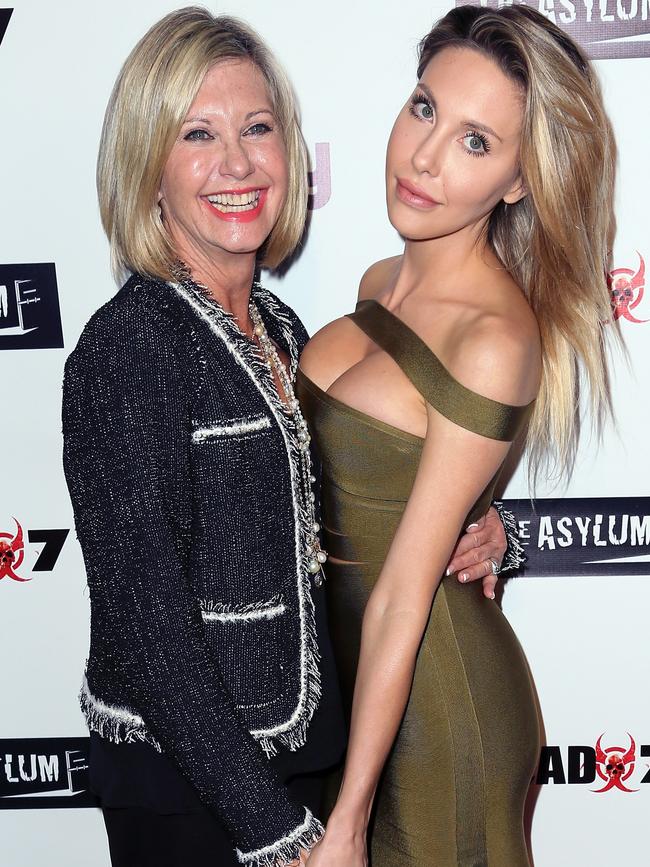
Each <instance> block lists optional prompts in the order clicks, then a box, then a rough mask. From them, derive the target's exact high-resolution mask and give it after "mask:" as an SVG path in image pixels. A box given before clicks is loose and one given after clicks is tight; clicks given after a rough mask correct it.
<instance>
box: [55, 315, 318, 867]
mask: <svg viewBox="0 0 650 867" xmlns="http://www.w3.org/2000/svg"><path fill="white" fill-rule="evenodd" d="M174 342H175V341H174V334H173V331H172V329H171V328H170V327H169V326H168V325H163V324H162V323H159V322H157V321H156V315H155V313H154V312H152V311H151V310H147V311H140V310H138V311H137V313H136V314H135V315H132V312H131V315H123V313H120V312H115V313H113V314H112V316H111V318H110V319H109V320H108V322H105V323H104V325H103V327H95V328H94V329H93V328H92V327H88V328H87V330H86V332H85V333H84V335H83V336H82V339H81V340H80V343H79V346H78V347H77V349H76V350H75V351H74V352H73V354H72V355H71V356H70V358H69V359H68V363H67V364H66V374H65V380H64V394H63V434H64V468H65V474H66V479H67V482H68V487H69V490H70V496H71V499H72V503H73V507H74V513H75V523H76V527H77V535H78V538H79V541H80V543H81V547H82V551H83V555H84V560H85V563H86V569H87V574H88V581H89V585H90V589H91V606H92V607H93V608H94V607H95V604H97V605H98V606H99V605H100V606H101V609H102V612H108V622H109V628H110V630H111V632H110V641H111V643H112V644H113V646H114V658H115V659H116V660H120V661H123V660H126V664H124V663H123V662H120V663H119V664H117V665H116V670H121V671H122V672H124V674H123V675H122V677H123V678H124V679H126V678H128V685H125V692H126V693H127V694H128V695H129V696H132V697H133V698H134V701H135V702H137V713H138V714H141V715H142V717H143V718H144V719H145V720H146V723H147V726H148V727H149V728H150V730H151V732H152V734H153V735H154V737H155V738H156V739H157V741H158V743H159V744H160V746H161V748H162V750H163V752H164V753H165V754H166V755H168V756H170V757H172V758H173V759H174V760H175V762H176V763H177V765H178V766H179V768H180V770H181V772H182V773H183V774H184V775H185V777H186V778H187V779H188V780H190V782H191V783H192V784H193V786H194V787H195V788H196V790H197V791H198V793H199V795H200V797H201V799H202V800H203V802H204V803H205V804H206V805H207V806H208V807H209V808H211V809H212V810H213V811H214V813H215V814H216V816H217V817H218V818H219V819H220V820H221V822H222V823H223V824H224V826H225V828H226V830H227V831H228V833H229V834H230V836H231V838H232V840H233V841H234V843H235V845H236V849H237V855H238V858H239V860H240V862H241V863H244V864H249V865H255V867H261V865H267V864H269V865H270V864H273V865H275V864H276V863H277V862H278V861H279V862H280V863H281V862H282V861H283V860H290V859H292V858H294V857H296V856H297V854H298V851H299V849H300V847H301V846H309V845H311V844H313V842H314V841H315V839H318V838H319V837H320V836H321V834H322V826H321V825H320V823H319V822H318V820H317V819H316V818H315V817H313V816H312V814H311V813H310V812H309V810H307V809H306V808H304V807H298V806H296V805H295V804H294V803H293V802H292V801H291V800H290V798H289V796H288V793H287V790H286V788H285V787H284V786H283V785H282V784H281V783H280V781H279V779H278V778H277V776H276V775H275V773H274V771H273V769H272V768H271V767H270V766H269V764H268V761H267V759H266V758H265V757H264V756H263V754H262V751H261V748H260V747H259V746H258V744H257V743H256V742H255V741H254V739H253V738H252V737H251V735H250V734H249V732H248V731H247V729H246V728H245V726H244V725H243V722H242V721H241V719H240V718H239V716H238V714H237V711H236V708H235V705H234V702H233V701H232V699H231V697H230V695H229V694H228V692H227V690H226V688H225V686H224V684H223V681H222V679H221V677H220V673H219V669H218V666H217V664H216V663H215V660H214V659H213V658H212V657H211V656H210V654H209V653H208V649H207V645H206V642H205V639H204V633H203V623H202V619H201V612H200V609H199V605H198V603H197V601H196V599H195V598H194V597H193V595H192V593H191V592H190V586H189V584H190V582H189V576H188V574H187V567H186V563H187V562H188V556H187V555H188V552H189V547H190V545H191V535H190V532H191V525H190V521H191V504H190V502H189V499H190V463H189V447H190V436H189V434H190V418H189V404H190V394H191V392H190V393H188V389H194V388H196V383H192V382H191V376H190V371H191V370H192V369H197V364H196V359H194V358H190V357H185V356H183V357H180V353H179V352H178V351H177V350H176V349H175V347H174ZM185 355H187V352H185ZM215 495H216V492H215Z"/></svg>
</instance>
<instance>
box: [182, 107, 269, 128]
mask: <svg viewBox="0 0 650 867" xmlns="http://www.w3.org/2000/svg"><path fill="white" fill-rule="evenodd" d="M257 114H270V115H271V116H273V112H272V111H271V109H270V108H256V109H255V110H254V111H249V112H248V114H247V115H246V117H245V118H244V120H250V119H251V118H252V117H255V115H257ZM183 123H184V124H185V123H205V124H209V123H210V118H209V117H202V116H200V115H195V116H193V117H186V118H185V120H184V121H183Z"/></svg>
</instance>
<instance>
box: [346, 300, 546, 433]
mask: <svg viewBox="0 0 650 867" xmlns="http://www.w3.org/2000/svg"><path fill="white" fill-rule="evenodd" d="M348 316H349V317H350V319H351V320H352V321H353V322H354V323H355V324H356V325H357V326H358V327H359V328H360V329H361V330H362V331H364V332H365V333H366V334H367V335H368V337H369V338H370V339H371V340H372V341H373V342H374V343H376V344H377V345H378V346H379V347H381V349H383V350H384V352H386V353H388V355H390V356H391V358H393V360H394V361H395V362H396V363H397V364H398V365H399V367H400V368H401V369H402V371H403V372H404V373H405V374H406V376H408V378H409V379H410V380H411V382H412V383H413V385H414V386H415V387H416V388H417V390H418V391H419V392H420V394H421V395H422V397H424V399H425V400H426V401H427V402H428V403H430V404H431V406H432V407H434V409H436V410H437V411H438V412H439V413H440V414H441V415H444V416H445V418H448V419H449V420H450V421H452V422H454V424H457V425H459V426H460V427H462V428H465V429H466V430H470V431H473V432H474V433H477V434H481V435H482V436H484V437H488V438H490V439H495V440H502V441H504V442H510V441H512V440H514V439H515V437H516V436H517V433H518V432H519V430H520V429H521V428H522V427H523V425H524V424H525V422H526V420H527V419H528V417H529V415H530V412H531V410H532V408H533V404H534V401H532V402H531V403H529V404H527V405H526V406H510V405H509V404H505V403H499V401H496V400H492V399H491V398H489V397H484V396H483V395H482V394H477V392H475V391H471V390H470V389H469V388H466V387H465V386H464V385H462V384H461V383H460V382H458V380H457V379H454V377H453V376H452V375H451V373H450V372H449V371H448V370H447V368H446V367H445V366H444V365H443V364H442V362H441V361H440V359H439V358H438V357H437V356H436V355H435V353H434V352H433V351H432V350H431V349H430V348H429V347H428V346H427V344H426V343H425V342H424V341H423V340H422V338H421V337H419V336H418V335H417V334H416V333H415V332H414V331H413V330H412V329H411V328H409V326H408V325H406V323H404V322H402V320H401V319H400V318H399V317H398V316H395V314H394V313H391V312H390V310H388V309H387V308H386V307H384V306H383V304H380V303H379V302H377V301H375V300H373V299H366V300H364V301H359V303H358V304H357V307H356V310H355V312H354V313H350V314H348Z"/></svg>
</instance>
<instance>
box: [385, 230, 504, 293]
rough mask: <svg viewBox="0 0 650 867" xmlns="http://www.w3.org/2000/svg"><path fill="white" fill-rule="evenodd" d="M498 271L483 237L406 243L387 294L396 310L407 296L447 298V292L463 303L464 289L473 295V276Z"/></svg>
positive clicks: (464, 235) (458, 234) (464, 234)
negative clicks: (489, 270)
mask: <svg viewBox="0 0 650 867" xmlns="http://www.w3.org/2000/svg"><path fill="white" fill-rule="evenodd" d="M495 267H500V265H499V262H498V260H497V258H496V256H495V255H494V252H493V251H492V249H491V248H490V247H489V246H488V245H487V244H486V242H485V240H484V237H482V236H479V237H475V235H474V234H470V233H469V232H463V231H461V232H455V233H454V234H453V235H447V236H445V237H443V238H433V239H429V240H426V241H412V240H407V241H406V243H405V245H404V253H403V255H402V258H401V261H400V264H399V270H398V271H397V274H396V279H395V282H394V284H393V287H392V290H391V292H390V301H389V304H390V307H391V308H393V309H398V308H399V306H400V304H401V302H402V301H403V300H404V299H405V298H406V297H407V296H409V295H413V294H426V295H427V296H432V295H437V296H446V295H447V294H448V293H449V292H450V291H451V292H453V293H454V295H455V296H456V297H457V298H458V299H459V300H462V293H463V289H464V287H468V291H470V292H472V294H474V289H473V288H471V289H470V288H469V287H475V286H476V280H475V278H476V276H477V275H478V274H480V273H481V272H485V271H486V269H492V268H495Z"/></svg>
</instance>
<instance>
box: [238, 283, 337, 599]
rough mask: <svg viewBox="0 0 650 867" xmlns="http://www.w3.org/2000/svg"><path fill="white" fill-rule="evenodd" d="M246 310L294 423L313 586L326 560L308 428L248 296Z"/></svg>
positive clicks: (320, 580)
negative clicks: (307, 518) (308, 527)
mask: <svg viewBox="0 0 650 867" xmlns="http://www.w3.org/2000/svg"><path fill="white" fill-rule="evenodd" d="M249 313H250V317H251V321H252V323H253V333H254V335H255V337H257V339H258V341H259V346H260V349H261V351H262V356H263V358H264V361H265V362H266V364H267V366H268V368H269V372H270V373H271V379H273V372H274V371H275V373H276V374H277V377H278V380H279V381H280V385H281V386H282V391H283V392H284V395H285V398H286V401H287V404H286V405H287V410H288V412H289V414H290V415H291V416H292V418H293V420H294V424H295V427H296V437H297V439H298V450H299V452H300V467H299V469H300V493H301V496H302V499H303V504H304V507H305V508H306V510H307V513H308V515H309V525H310V533H308V535H307V538H306V540H305V554H306V556H307V570H308V572H309V573H310V574H311V575H313V576H314V584H315V585H316V586H317V587H322V586H323V581H324V580H325V572H324V571H323V564H324V563H326V562H327V552H326V551H324V550H323V549H322V548H321V545H320V540H319V538H318V533H319V531H320V524H319V523H318V521H317V520H316V496H315V494H314V492H313V490H312V485H313V484H314V483H315V481H316V477H315V476H314V475H313V473H312V464H311V451H310V448H309V444H310V442H311V437H310V436H309V429H308V428H307V422H306V421H305V419H304V417H303V414H302V412H301V410H300V404H299V403H298V400H297V398H296V396H295V393H294V390H293V386H292V384H291V379H290V378H289V373H288V372H287V369H286V367H285V366H284V364H283V363H282V360H281V358H280V356H279V355H278V351H277V349H276V348H275V344H274V343H273V341H272V340H271V338H270V337H269V335H268V332H267V330H266V326H265V325H264V321H263V319H262V316H261V314H260V312H259V310H258V309H257V307H256V305H255V303H254V301H252V300H251V302H250V306H249Z"/></svg>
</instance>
